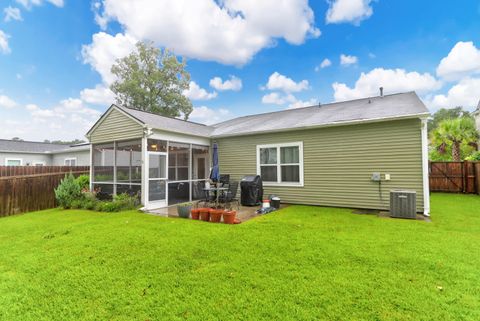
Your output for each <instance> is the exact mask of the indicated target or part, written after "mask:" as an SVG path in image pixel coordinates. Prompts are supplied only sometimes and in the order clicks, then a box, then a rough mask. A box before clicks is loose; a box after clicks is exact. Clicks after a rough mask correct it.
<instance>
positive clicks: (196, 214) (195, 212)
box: [191, 208, 200, 220]
mask: <svg viewBox="0 0 480 321" xmlns="http://www.w3.org/2000/svg"><path fill="white" fill-rule="evenodd" d="M191 213H192V220H198V219H200V209H199V208H192V211H191Z"/></svg>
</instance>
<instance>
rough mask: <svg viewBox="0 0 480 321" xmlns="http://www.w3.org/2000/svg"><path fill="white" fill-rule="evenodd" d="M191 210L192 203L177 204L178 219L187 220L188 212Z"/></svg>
mask: <svg viewBox="0 0 480 321" xmlns="http://www.w3.org/2000/svg"><path fill="white" fill-rule="evenodd" d="M192 208H193V203H190V202H188V203H180V204H177V213H178V216H179V217H182V218H189V217H190V211H191V210H192Z"/></svg>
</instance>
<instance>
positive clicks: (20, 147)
mask: <svg viewBox="0 0 480 321" xmlns="http://www.w3.org/2000/svg"><path fill="white" fill-rule="evenodd" d="M68 148H69V146H68V145H61V144H51V143H41V142H29V141H17V140H8V139H0V151H5V152H27V153H48V152H53V151H58V150H62V149H68Z"/></svg>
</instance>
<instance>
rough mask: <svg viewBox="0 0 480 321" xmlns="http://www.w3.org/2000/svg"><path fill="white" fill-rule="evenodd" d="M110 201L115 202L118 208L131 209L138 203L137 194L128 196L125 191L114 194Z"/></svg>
mask: <svg viewBox="0 0 480 321" xmlns="http://www.w3.org/2000/svg"><path fill="white" fill-rule="evenodd" d="M112 203H116V204H117V206H118V208H119V210H133V209H136V208H137V207H138V205H140V202H139V200H138V197H137V196H130V195H128V194H126V193H123V194H118V195H116V196H115V197H114V198H113V202H112Z"/></svg>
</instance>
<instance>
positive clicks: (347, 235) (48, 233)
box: [0, 194, 480, 320]
mask: <svg viewBox="0 0 480 321" xmlns="http://www.w3.org/2000/svg"><path fill="white" fill-rule="evenodd" d="M432 220H433V222H432V223H427V222H423V221H409V220H394V219H386V218H377V217H376V216H371V215H355V214H351V211H349V210H345V209H333V208H320V207H307V206H291V207H289V208H287V209H285V210H282V211H279V212H277V213H275V214H270V215H268V216H264V217H261V218H257V219H253V220H251V221H249V222H247V223H244V224H240V225H235V226H228V225H223V224H209V223H203V222H196V221H191V220H182V219H167V218H161V217H155V216H150V215H145V214H140V213H137V212H123V213H117V214H106V213H95V212H87V211H80V210H70V211H62V210H57V209H55V210H49V211H42V212H36V213H29V214H25V215H19V216H15V217H7V218H2V219H0V319H1V320H94V319H95V320H183V319H189V320H209V319H212V320H239V319H240V320H267V319H271V320H317V319H319V320H480V197H479V196H474V195H470V196H468V195H445V194H435V195H433V196H432Z"/></svg>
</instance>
